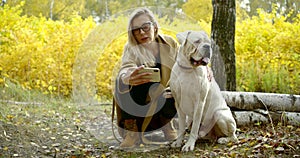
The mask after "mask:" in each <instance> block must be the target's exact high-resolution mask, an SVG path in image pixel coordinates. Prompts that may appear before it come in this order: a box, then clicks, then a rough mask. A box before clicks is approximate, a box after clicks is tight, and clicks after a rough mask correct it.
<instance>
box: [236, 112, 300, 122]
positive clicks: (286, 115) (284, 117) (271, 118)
mask: <svg viewBox="0 0 300 158" xmlns="http://www.w3.org/2000/svg"><path fill="white" fill-rule="evenodd" d="M232 113H233V116H234V118H235V120H236V124H237V126H246V125H250V124H255V123H258V122H259V123H263V124H266V123H271V122H273V123H275V122H281V123H284V124H290V125H295V126H299V125H300V113H296V112H267V111H265V112H264V113H261V112H259V111H257V110H256V111H233V112H232Z"/></svg>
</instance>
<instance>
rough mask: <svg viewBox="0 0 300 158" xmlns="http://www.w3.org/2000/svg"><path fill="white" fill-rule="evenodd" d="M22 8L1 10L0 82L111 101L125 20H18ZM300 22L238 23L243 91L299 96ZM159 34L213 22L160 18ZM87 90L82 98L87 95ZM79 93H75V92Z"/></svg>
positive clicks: (262, 18)
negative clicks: (97, 21) (10, 82)
mask: <svg viewBox="0 0 300 158" xmlns="http://www.w3.org/2000/svg"><path fill="white" fill-rule="evenodd" d="M19 8H20V7H19V6H17V7H13V8H9V7H8V6H5V7H4V8H0V28H1V29H0V40H1V41H0V42H1V44H0V50H1V52H0V84H1V85H5V82H6V80H11V81H13V82H18V83H19V84H20V85H22V87H24V88H27V89H37V90H40V91H42V92H43V93H45V94H61V95H65V96H71V95H73V96H76V97H77V98H80V99H85V98H88V97H90V98H92V99H100V100H102V99H105V100H107V99H111V98H112V89H113V83H112V82H113V81H114V77H115V75H116V73H117V71H118V67H119V63H120V58H121V55H122V52H123V47H124V45H125V43H126V41H127V32H126V27H127V17H123V16H120V17H117V18H115V19H113V20H111V21H107V22H105V23H102V24H100V25H96V24H95V23H94V22H93V19H91V18H89V19H86V20H82V19H81V18H80V17H77V16H76V17H73V18H72V19H71V20H70V21H69V22H64V21H52V20H48V19H46V18H43V17H39V18H37V17H26V16H21V11H20V9H19ZM299 19H300V16H298V19H295V22H294V23H293V24H291V23H288V22H286V21H285V18H283V17H282V16H278V15H276V16H275V14H267V13H264V12H262V11H260V12H259V16H258V17H253V18H252V19H246V20H244V21H241V22H237V25H236V26H237V28H236V43H235V46H236V58H237V85H238V90H242V91H262V92H278V93H295V94H299V93H300V75H299V74H300V63H299V61H300V39H299V37H300V25H299V23H300V20H299ZM158 21H159V24H160V31H162V32H163V33H165V34H168V35H171V36H173V37H174V38H176V37H175V34H176V33H177V32H179V31H185V30H205V31H206V32H207V33H210V23H207V22H205V21H202V20H198V21H193V20H188V19H186V18H185V17H183V18H179V17H178V18H174V19H169V18H168V17H160V18H158ZM83 91H84V93H82V92H83ZM76 92H78V93H76Z"/></svg>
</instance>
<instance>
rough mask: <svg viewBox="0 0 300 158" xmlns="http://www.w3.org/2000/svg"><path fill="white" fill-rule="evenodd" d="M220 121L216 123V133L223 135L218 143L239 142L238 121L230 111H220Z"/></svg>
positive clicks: (218, 135)
mask: <svg viewBox="0 0 300 158" xmlns="http://www.w3.org/2000/svg"><path fill="white" fill-rule="evenodd" d="M217 113H218V114H217V115H218V117H219V118H218V121H217V123H216V126H217V127H216V131H215V132H216V134H217V137H221V138H219V139H218V143H220V144H226V143H228V142H237V141H238V139H237V136H236V134H235V132H236V123H235V120H234V118H233V117H232V114H231V112H230V111H227V110H226V111H225V110H224V111H223V110H222V111H219V112H217Z"/></svg>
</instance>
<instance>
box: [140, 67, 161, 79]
mask: <svg viewBox="0 0 300 158" xmlns="http://www.w3.org/2000/svg"><path fill="white" fill-rule="evenodd" d="M144 72H149V73H152V74H151V75H150V76H145V78H147V79H148V78H150V82H160V69H159V68H148V67H146V68H144V69H141V70H140V71H139V73H144Z"/></svg>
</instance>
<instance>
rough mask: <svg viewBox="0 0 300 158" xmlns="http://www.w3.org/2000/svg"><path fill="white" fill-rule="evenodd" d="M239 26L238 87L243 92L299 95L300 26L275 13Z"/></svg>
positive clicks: (237, 54) (261, 12)
mask: <svg viewBox="0 0 300 158" xmlns="http://www.w3.org/2000/svg"><path fill="white" fill-rule="evenodd" d="M258 13H259V15H258V16H257V17H252V19H246V20H244V21H242V22H240V23H238V24H237V29H236V57H237V85H238V90H242V91H262V92H276V93H294V94H299V93H300V90H299V89H300V84H299V83H300V77H299V74H300V71H299V70H300V25H299V24H300V23H299V20H295V22H294V23H293V24H292V23H289V22H286V18H285V17H283V16H279V15H276V12H273V13H270V14H268V13H265V12H263V11H262V10H259V11H258Z"/></svg>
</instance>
